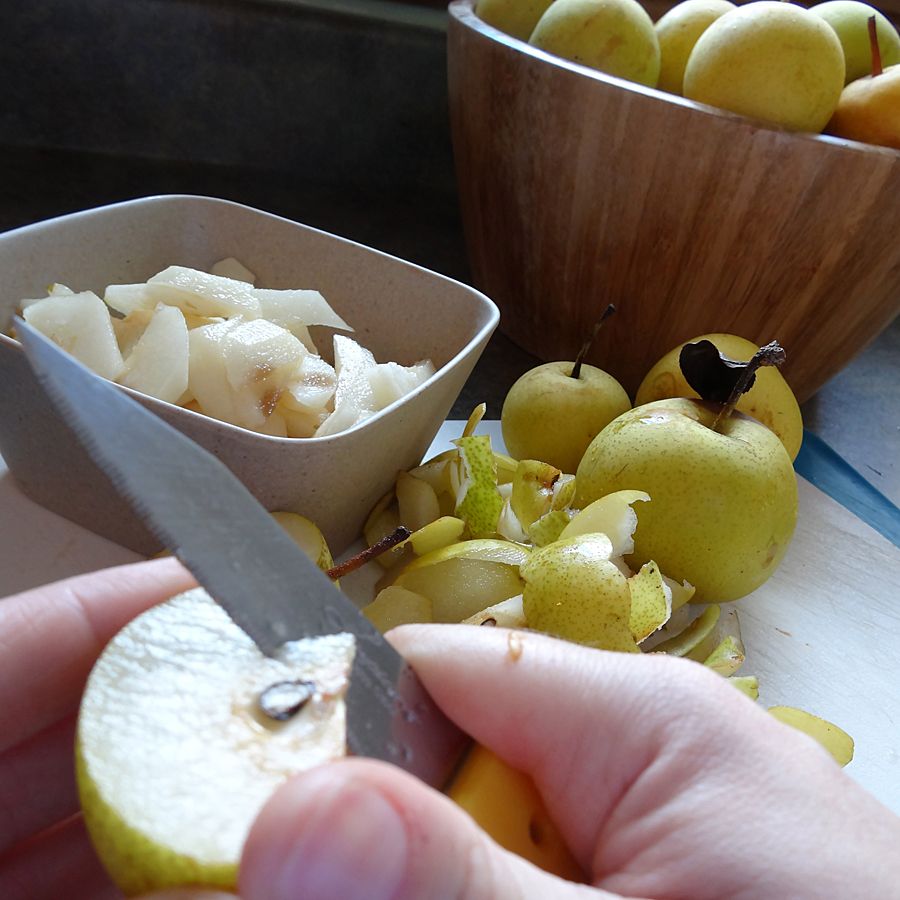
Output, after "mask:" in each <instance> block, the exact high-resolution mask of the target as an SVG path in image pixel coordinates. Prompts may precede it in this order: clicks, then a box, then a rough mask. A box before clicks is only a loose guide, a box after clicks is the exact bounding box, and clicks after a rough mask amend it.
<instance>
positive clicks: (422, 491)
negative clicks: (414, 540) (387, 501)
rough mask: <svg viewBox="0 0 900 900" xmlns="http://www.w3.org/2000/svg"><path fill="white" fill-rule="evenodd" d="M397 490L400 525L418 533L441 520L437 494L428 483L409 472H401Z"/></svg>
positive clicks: (398, 477)
mask: <svg viewBox="0 0 900 900" xmlns="http://www.w3.org/2000/svg"><path fill="white" fill-rule="evenodd" d="M395 490H396V493H397V508H398V512H399V516H400V524H401V525H405V526H406V527H407V528H408V529H409V530H410V531H418V530H419V529H421V528H424V527H425V526H426V525H428V524H430V523H431V522H434V521H435V520H436V519H438V518H440V515H441V508H440V505H439V504H438V498H437V494H436V493H435V492H434V488H433V487H432V486H431V485H430V484H429V483H428V482H427V481H424V480H423V479H421V478H416V477H415V475H410V474H409V473H408V472H400V474H399V475H398V476H397V483H396V487H395Z"/></svg>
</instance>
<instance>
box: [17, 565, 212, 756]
mask: <svg viewBox="0 0 900 900" xmlns="http://www.w3.org/2000/svg"><path fill="white" fill-rule="evenodd" d="M194 584H195V582H194V579H193V576H191V574H190V573H189V572H188V571H187V570H186V569H185V568H184V567H183V566H182V565H181V563H179V562H178V561H177V560H175V559H171V558H167V559H159V560H153V561H152V562H140V563H132V564H131V565H127V566H117V567H115V568H112V569H105V570H103V571H102V572H94V573H91V574H89V575H79V576H78V577H76V578H69V579H67V580H66V581H60V582H57V583H55V584H49V585H45V586H43V587H39V588H35V589H34V590H30V591H26V592H25V593H22V594H16V595H14V596H12V597H7V598H5V599H3V600H0V753H2V752H3V751H4V750H7V749H8V748H10V747H13V746H15V745H16V744H18V743H20V742H22V741H24V740H27V739H28V738H29V737H31V736H32V735H35V734H37V733H38V732H40V731H42V730H43V729H44V728H47V727H48V726H49V725H52V724H54V723H55V722H57V721H59V720H60V719H61V718H63V717H64V716H66V715H69V714H71V713H72V712H73V711H74V710H75V708H76V707H77V705H78V701H79V699H80V697H81V693H82V691H83V689H84V684H85V681H86V680H87V676H88V673H89V672H90V670H91V666H93V664H94V661H95V660H96V658H97V657H98V656H99V654H100V651H101V650H102V649H103V647H104V646H105V645H106V643H107V642H108V641H109V640H110V638H111V637H112V636H113V635H114V634H115V633H116V632H117V631H119V630H120V629H121V628H122V627H123V626H124V625H125V624H126V623H127V622H129V621H130V620H131V619H133V618H134V617H135V616H136V615H138V614H139V613H141V612H143V611H144V610H146V609H148V608H149V607H151V606H153V605H154V604H156V603H159V602H161V601H162V600H166V599H167V598H169V597H172V596H174V595H175V594H178V593H180V592H181V591H184V590H187V589H188V588H190V587H193V586H194Z"/></svg>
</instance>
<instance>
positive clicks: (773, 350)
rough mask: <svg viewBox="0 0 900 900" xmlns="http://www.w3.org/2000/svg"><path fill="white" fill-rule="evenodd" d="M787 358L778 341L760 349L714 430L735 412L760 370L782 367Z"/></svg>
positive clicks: (724, 407) (715, 423)
mask: <svg viewBox="0 0 900 900" xmlns="http://www.w3.org/2000/svg"><path fill="white" fill-rule="evenodd" d="M786 358H787V356H786V354H785V352H784V348H783V347H782V346H781V344H779V343H778V341H772V343H771V344H766V345H765V347H760V348H759V350H757V351H756V353H754V354H753V358H752V359H750V360H749V361H748V362H747V366H746V368H745V369H744V371H743V372H741V377H740V378H738V380H737V382H735V385H734V389H733V390H732V392H731V395H730V396H729V397H728V402H727V403H725V404H724V405H723V406H722V408H721V409H720V410H719V414H718V415H717V416H716V419H715V421H714V422H713V424H712V430H713V431H718V430H719V424H720V423H721V422H723V421H724V420H725V419H727V418H728V417H729V416H730V415H731V414H732V413H733V412H734V408H735V406H737V402H738V400H740V399H741V395H742V394H745V393H746V391H747V388H748V386H749V384H750V380H751V379H752V378H753V375H754V373H755V372H756V370H757V369H758V368H760V367H761V366H776V367H777V366H780V365H781V364H782V363H783V362H784V361H785V359H786Z"/></svg>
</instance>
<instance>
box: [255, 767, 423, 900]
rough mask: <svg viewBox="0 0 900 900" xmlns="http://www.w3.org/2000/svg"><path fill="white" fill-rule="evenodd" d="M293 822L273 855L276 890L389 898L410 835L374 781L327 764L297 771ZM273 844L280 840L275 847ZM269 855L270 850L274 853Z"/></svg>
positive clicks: (293, 893) (393, 894)
mask: <svg viewBox="0 0 900 900" xmlns="http://www.w3.org/2000/svg"><path fill="white" fill-rule="evenodd" d="M296 790H297V794H295V798H296V799H297V800H298V801H299V802H298V803H297V810H296V815H295V816H292V818H293V827H290V826H288V827H287V828H286V831H285V840H284V841H283V843H282V848H281V854H282V855H281V858H280V859H275V860H274V865H275V867H277V872H273V873H272V876H273V877H272V886H273V888H274V892H273V895H272V896H273V897H276V898H282V897H284V898H291V900H295V898H297V897H301V896H302V897H304V898H308V900H314V898H319V897H322V898H325V897H327V898H335V897H347V898H349V897H356V896H365V897H366V898H368V900H392V898H394V897H396V896H397V892H398V890H399V888H400V885H401V882H402V880H403V876H404V873H405V871H406V860H407V848H408V841H407V836H406V828H405V826H404V823H403V821H402V819H401V818H400V815H399V814H398V812H397V810H396V809H394V807H393V806H392V805H391V804H390V803H389V802H388V800H387V799H385V797H384V796H383V795H382V794H381V793H380V792H379V791H378V790H377V789H375V788H373V787H371V786H369V785H367V784H365V783H362V782H361V781H359V780H354V779H353V778H352V777H351V778H348V777H347V776H345V775H344V774H343V773H342V772H341V767H340V766H339V765H336V766H326V767H323V768H322V769H319V770H317V771H315V772H311V773H309V774H308V775H306V776H303V777H302V778H300V779H298V782H297V785H296ZM273 849H275V848H273ZM269 858H270V859H272V857H271V856H270V857H269Z"/></svg>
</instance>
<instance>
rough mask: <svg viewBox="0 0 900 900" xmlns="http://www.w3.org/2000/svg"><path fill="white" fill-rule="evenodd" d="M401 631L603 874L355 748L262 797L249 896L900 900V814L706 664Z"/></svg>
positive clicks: (434, 683) (455, 632) (581, 855)
mask: <svg viewBox="0 0 900 900" xmlns="http://www.w3.org/2000/svg"><path fill="white" fill-rule="evenodd" d="M390 636H391V639H392V641H393V642H394V644H395V645H396V647H397V649H398V650H399V651H400V653H401V654H403V655H404V656H405V657H406V658H407V659H408V660H409V662H410V663H411V664H412V665H413V667H414V668H415V669H416V671H417V672H418V674H419V676H420V677H421V679H422V681H423V682H424V684H425V686H426V687H427V688H428V690H429V691H430V692H431V694H432V696H433V697H434V699H435V700H436V701H437V703H438V704H439V705H440V706H441V707H442V708H443V710H444V711H445V712H446V713H447V714H448V715H449V716H450V718H452V719H453V720H454V721H456V722H457V723H458V724H459V725H460V726H461V727H462V728H463V729H464V730H465V731H467V732H468V733H469V734H471V735H472V736H473V737H474V738H475V739H476V740H477V741H479V742H480V743H481V744H483V745H485V746H486V747H489V748H491V749H492V750H494V751H495V752H496V753H497V754H498V755H499V756H500V757H501V758H503V759H504V760H505V761H506V762H507V763H509V764H510V765H512V766H514V767H515V768H518V769H521V770H522V771H525V772H527V773H529V774H530V775H531V777H532V778H533V780H534V782H535V784H536V786H537V787H538V790H539V791H540V793H541V794H542V796H543V798H544V802H545V804H546V807H547V810H548V812H549V813H550V815H551V817H552V818H553V819H554V821H555V822H556V823H557V825H558V827H559V830H560V832H561V833H562V835H563V837H564V838H565V840H566V841H567V843H568V845H569V847H570V848H571V850H572V851H573V853H574V854H575V856H576V858H577V859H578V861H579V862H580V864H581V865H582V867H583V868H584V871H585V872H586V873H587V877H588V880H589V881H590V883H591V884H592V885H595V886H596V887H588V886H585V885H573V884H570V883H566V882H563V881H561V880H559V879H556V878H554V877H553V876H550V875H547V874H545V873H543V872H540V871H539V870H537V869H536V868H534V867H533V866H531V865H530V864H529V863H526V862H524V861H523V860H521V859H519V858H517V857H515V856H513V855H511V854H509V853H507V852H506V851H503V850H501V849H500V848H499V847H498V846H497V845H495V844H494V843H493V842H492V841H491V840H490V839H489V838H488V837H487V836H486V835H485V834H484V833H483V832H481V831H480V830H479V829H478V828H477V827H476V826H475V825H474V823H473V822H472V821H471V819H469V818H468V816H466V815H465V814H464V813H463V812H462V811H461V810H460V809H458V808H457V807H456V806H455V805H454V804H453V803H452V802H451V801H450V800H448V799H447V798H446V797H444V796H442V795H441V794H439V793H437V792H435V791H433V790H431V789H429V788H427V787H426V786H425V785H423V784H422V783H421V782H418V781H417V780H416V779H414V778H412V777H411V776H409V775H407V774H405V773H403V772H401V771H399V770H397V769H394V768H392V767H390V766H387V765H384V764H381V763H377V762H374V761H371V760H363V759H348V760H344V761H341V762H338V763H332V764H329V765H327V766H324V767H321V768H319V769H316V770H313V771H310V772H308V773H305V774H303V775H300V776H297V777H296V778H295V779H293V780H292V781H290V782H288V784H286V785H285V786H284V787H283V788H282V789H281V790H280V791H279V792H278V793H277V794H276V795H275V796H274V797H273V799H272V800H271V801H270V802H269V804H268V805H267V806H266V808H265V809H264V810H263V812H262V813H261V815H260V817H259V818H258V820H257V822H256V825H255V826H254V828H253V830H252V832H251V835H250V838H249V840H248V842H247V845H246V847H245V851H244V857H243V860H242V867H241V877H240V894H241V896H242V897H243V898H244V900H288V898H290V900H296V898H300V897H302V898H304V900H318V898H329V900H338V898H339V900H354V898H366V900H381V898H385V900H386V898H390V900H407V898H408V900H428V898H455V900H482V898H484V900H505V898H532V897H534V898H538V897H540V898H545V897H550V896H552V897H559V898H566V897H571V898H578V897H581V898H590V897H596V898H600V897H607V898H609V897H645V898H691V900H704V898H710V900H712V898H715V900H727V898H735V900H737V898H740V900H753V898H760V900H763V898H765V900H772V898H779V900H786V898H819V897H822V898H826V897H827V898H829V900H834V898H841V900H847V898H856V897H859V898H871V897H879V898H888V897H900V819H897V818H896V817H895V816H893V815H892V814H891V813H890V812H889V811H888V810H887V809H886V808H884V807H883V806H881V804H879V803H878V802H877V801H876V800H875V799H874V798H873V797H871V796H870V795H868V794H867V793H866V792H865V791H864V790H862V788H860V787H859V786H858V785H857V784H855V783H854V782H853V781H852V780H851V779H850V778H849V777H848V776H847V775H845V774H844V773H843V772H842V771H841V770H840V768H839V767H838V766H837V765H836V764H835V762H834V761H833V760H832V759H831V757H830V756H828V754H827V753H826V752H825V751H824V750H822V749H821V748H820V747H819V746H818V745H817V744H816V743H815V742H813V741H812V740H811V739H810V738H808V737H806V736H805V735H803V734H801V733H799V732H797V731H794V730H793V729H791V728H789V727H788V726H785V725H782V724H781V723H779V722H777V721H776V720H775V719H774V718H773V717H771V716H769V715H768V714H767V713H766V712H765V711H764V710H762V709H761V708H760V707H758V706H756V705H754V704H753V703H752V702H751V701H749V700H748V699H747V698H746V697H744V696H743V695H741V694H740V693H739V692H738V691H737V690H735V689H734V688H733V687H731V686H730V685H729V684H727V682H726V681H725V680H724V679H722V678H721V677H720V676H718V675H716V674H714V673H712V672H711V671H710V670H708V669H704V667H702V666H700V665H698V664H695V663H691V662H687V661H683V660H678V659H672V658H670V657H665V656H662V655H659V656H654V655H647V656H632V655H626V654H613V653H603V652H600V651H597V650H591V649H587V648H583V647H579V646H575V645H572V644H566V643H563V642H562V641H558V640H554V639H552V638H547V637H544V636H541V635H536V634H527V635H524V636H523V653H522V655H521V657H520V658H519V659H518V660H517V661H513V660H512V658H511V657H510V654H509V653H508V645H507V637H508V636H507V633H506V632H504V630H502V629H495V628H473V627H471V626H446V625H445V626H407V627H405V628H401V629H397V630H396V631H394V632H392V633H391V635H390Z"/></svg>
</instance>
